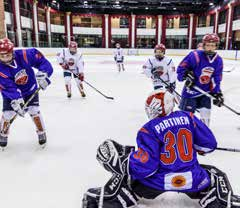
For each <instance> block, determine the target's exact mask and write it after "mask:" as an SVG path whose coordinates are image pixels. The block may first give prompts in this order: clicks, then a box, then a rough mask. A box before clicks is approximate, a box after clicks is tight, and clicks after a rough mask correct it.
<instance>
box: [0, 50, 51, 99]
mask: <svg viewBox="0 0 240 208" xmlns="http://www.w3.org/2000/svg"><path fill="white" fill-rule="evenodd" d="M13 55H14V60H13V62H12V63H11V64H9V65H6V64H3V63H1V62H0V90H1V93H2V96H3V98H8V99H11V100H13V99H18V98H21V97H25V96H28V95H31V94H32V93H33V92H34V91H35V90H36V89H37V81H36V78H35V74H34V70H33V68H32V67H34V68H36V69H38V70H39V71H43V72H46V73H47V74H48V77H50V76H51V75H52V73H53V68H52V65H51V64H50V62H49V61H48V60H47V59H46V58H45V57H44V56H43V55H42V54H41V52H39V51H38V50H37V49H35V48H31V49H21V50H15V51H14V54H13Z"/></svg>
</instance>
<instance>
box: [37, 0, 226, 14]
mask: <svg viewBox="0 0 240 208" xmlns="http://www.w3.org/2000/svg"><path fill="white" fill-rule="evenodd" d="M39 2H40V3H43V4H45V5H48V6H51V7H52V8H54V9H57V10H60V11H65V12H66V11H70V12H74V13H75V12H76V13H100V14H104V13H107V14H120V13H121V14H123V13H124V14H146V15H151V14H170V15H171V14H179V13H180V14H189V13H195V14H198V13H204V12H206V11H207V10H209V9H211V8H214V7H216V6H218V5H221V4H225V3H228V2H229V1H228V0H39Z"/></svg>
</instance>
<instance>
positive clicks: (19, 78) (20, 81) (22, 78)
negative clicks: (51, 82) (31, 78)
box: [14, 69, 28, 85]
mask: <svg viewBox="0 0 240 208" xmlns="http://www.w3.org/2000/svg"><path fill="white" fill-rule="evenodd" d="M14 79H15V83H16V84H17V85H25V84H26V83H27V81H28V75H27V72H26V70H25V69H22V70H21V71H19V72H18V73H17V74H16V75H15V77H14Z"/></svg>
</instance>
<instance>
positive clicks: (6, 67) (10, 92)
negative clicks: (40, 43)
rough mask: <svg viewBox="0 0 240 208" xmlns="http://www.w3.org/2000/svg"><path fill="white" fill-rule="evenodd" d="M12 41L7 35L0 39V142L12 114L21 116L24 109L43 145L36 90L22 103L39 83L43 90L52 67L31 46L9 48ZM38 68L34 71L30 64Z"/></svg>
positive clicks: (0, 143)
mask: <svg viewBox="0 0 240 208" xmlns="http://www.w3.org/2000/svg"><path fill="white" fill-rule="evenodd" d="M13 49H14V45H13V43H12V42H11V41H10V40H9V39H7V38H4V39H1V40H0V88H1V94H2V97H3V114H2V118H1V122H0V146H1V147H2V148H4V147H6V146H7V142H8V134H9V127H10V124H11V122H10V121H11V120H12V119H13V118H14V117H15V115H16V114H18V115H20V116H22V117H23V116H24V114H25V113H26V111H27V112H28V113H29V114H30V116H31V117H32V120H33V122H34V124H35V125H36V129H37V134H38V139H39V144H40V145H44V144H45V143H46V140H47V137H46V132H45V127H44V122H43V119H42V116H41V113H40V110H39V98H38V94H36V96H35V97H34V98H33V99H32V100H31V101H30V102H29V104H28V105H27V107H26V108H24V107H23V106H24V103H25V102H27V101H28V100H29V98H30V97H31V95H32V94H33V93H34V92H35V91H36V89H37V87H38V86H39V87H40V88H41V89H43V90H45V89H46V88H47V86H48V85H49V84H50V80H49V77H50V76H51V75H52V72H53V68H52V65H51V64H50V63H49V61H48V60H47V59H46V58H44V56H43V55H42V54H41V53H40V52H39V51H38V50H37V49H35V48H31V49H20V50H13ZM32 67H34V68H36V69H38V72H37V73H36V75H35V74H34V71H33V68H32Z"/></svg>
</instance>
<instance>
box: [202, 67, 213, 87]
mask: <svg viewBox="0 0 240 208" xmlns="http://www.w3.org/2000/svg"><path fill="white" fill-rule="evenodd" d="M213 72H214V68H212V67H205V68H203V69H202V73H201V75H200V77H199V82H200V83H201V84H208V83H209V82H210V81H211V77H212V74H213Z"/></svg>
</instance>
